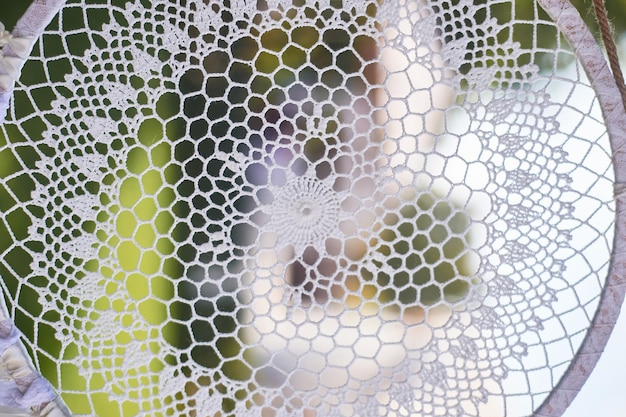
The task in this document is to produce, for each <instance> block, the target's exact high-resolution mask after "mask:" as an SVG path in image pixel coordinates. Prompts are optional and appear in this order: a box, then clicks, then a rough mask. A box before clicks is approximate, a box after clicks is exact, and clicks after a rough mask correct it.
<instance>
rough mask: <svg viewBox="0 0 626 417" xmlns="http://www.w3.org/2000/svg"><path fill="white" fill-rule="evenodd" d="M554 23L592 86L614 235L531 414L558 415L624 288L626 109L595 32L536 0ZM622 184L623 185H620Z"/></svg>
mask: <svg viewBox="0 0 626 417" xmlns="http://www.w3.org/2000/svg"><path fill="white" fill-rule="evenodd" d="M537 2H538V3H539V5H540V6H541V7H542V8H543V9H544V10H545V11H546V12H547V13H548V14H549V15H550V17H551V18H552V19H553V21H554V22H555V23H556V24H557V26H558V28H559V29H560V30H561V32H562V33H563V35H564V36H565V38H566V39H567V41H568V42H569V44H570V46H571V47H572V48H573V49H574V53H575V55H576V57H577V58H578V60H579V62H580V63H581V65H582V67H583V69H584V71H585V73H586V74H587V77H588V78H589V80H590V82H591V86H592V87H593V89H594V90H595V92H596V95H597V97H598V101H599V102H600V107H601V109H602V114H603V116H604V120H605V124H606V128H607V131H608V134H609V141H610V144H611V150H612V153H613V169H614V173H615V200H616V201H615V203H616V212H615V237H614V241H613V253H612V254H611V260H610V266H609V273H608V276H607V279H606V282H605V284H604V288H603V290H602V294H601V298H600V302H599V305H598V309H597V310H596V313H595V315H594V318H593V320H592V322H591V324H590V327H589V329H588V330H587V333H586V335H585V339H584V340H583V343H582V344H581V346H580V348H579V350H578V352H577V354H576V356H575V357H574V358H573V360H572V361H571V363H570V365H569V367H568V369H567V371H566V372H565V374H564V375H563V376H562V377H561V380H560V381H559V382H558V384H557V385H556V386H555V387H554V388H553V389H552V391H551V392H550V394H549V395H548V397H547V398H546V399H545V401H544V402H543V404H542V405H541V406H540V407H539V408H538V409H537V410H536V411H535V413H534V414H533V415H534V416H535V417H557V416H561V415H562V414H563V413H564V412H565V410H566V409H567V408H568V407H569V405H570V404H571V403H572V401H573V400H574V398H575V397H576V395H577V394H578V392H579V391H580V389H581V388H582V386H583V385H584V384H585V382H586V380H587V378H588V377H589V375H590V374H591V371H592V370H593V369H594V367H595V366H596V364H597V362H598V360H599V359H600V356H602V352H603V351H604V348H605V346H606V344H607V342H608V340H609V337H610V335H611V333H612V331H613V327H614V325H615V323H616V321H617V318H618V316H619V313H620V310H621V307H622V303H623V302H624V294H625V292H626V210H625V205H626V192H625V191H626V190H625V189H624V184H625V182H626V149H625V146H626V111H625V109H624V103H622V101H621V96H620V92H619V90H618V88H617V84H616V83H615V79H614V78H613V75H612V73H611V71H610V70H609V66H608V63H607V61H606V59H605V58H604V55H603V53H602V50H601V49H600V47H599V45H598V43H597V41H596V40H595V38H594V36H593V35H592V34H591V32H590V31H589V29H588V27H587V25H586V24H585V23H584V21H583V20H582V18H581V16H580V14H579V13H578V10H577V9H576V8H575V7H574V6H573V5H572V4H571V3H570V2H569V0H537ZM622 190H624V191H622Z"/></svg>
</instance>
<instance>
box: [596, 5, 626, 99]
mask: <svg viewBox="0 0 626 417" xmlns="http://www.w3.org/2000/svg"><path fill="white" fill-rule="evenodd" d="M593 6H594V9H595V13H596V18H597V19H598V24H599V25H600V32H601V33H602V41H603V42H604V47H605V48H606V53H607V55H608V57H609V65H610V66H611V71H612V72H613V77H614V78H615V82H616V83H617V88H618V89H619V91H620V93H621V95H622V104H623V105H624V109H625V110H626V85H625V84H624V76H623V75H622V69H621V67H620V64H619V58H618V56H617V47H616V46H615V41H614V40H613V35H612V33H611V24H610V22H609V19H608V17H607V13H606V7H605V5H604V0H593Z"/></svg>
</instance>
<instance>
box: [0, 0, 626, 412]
mask: <svg viewBox="0 0 626 417" xmlns="http://www.w3.org/2000/svg"><path fill="white" fill-rule="evenodd" d="M65 3H66V0H35V1H34V2H33V3H32V4H31V5H30V6H29V8H28V10H27V11H26V12H25V13H24V15H23V16H22V17H21V18H20V20H19V21H18V23H17V24H16V26H15V28H14V30H13V34H12V35H13V36H14V37H16V38H17V37H19V38H28V39H31V40H32V42H31V44H30V49H29V50H28V53H29V54H30V52H31V51H32V47H33V46H34V44H35V42H36V41H37V40H38V39H39V38H40V36H41V34H42V33H43V31H44V29H45V27H46V26H48V24H49V23H50V22H51V20H52V19H53V18H54V17H55V16H56V15H57V14H58V13H59V11H60V10H61V8H62V7H63V6H64V5H65ZM537 3H538V4H539V5H540V6H541V7H542V8H543V9H544V10H545V11H546V12H547V13H548V15H549V16H550V17H551V18H552V20H553V21H554V22H555V23H556V24H557V27H558V28H559V30H560V31H561V32H562V33H563V35H564V36H565V38H566V39H567V41H568V42H569V44H570V46H571V47H572V48H573V50H574V53H575V55H576V57H577V58H578V60H579V62H580V63H581V66H582V68H583V69H584V71H585V72H586V74H587V76H588V78H589V80H590V82H591V86H592V87H593V89H594V91H595V92H596V95H597V97H598V100H599V103H600V107H601V109H602V113H603V116H604V120H605V124H606V128H607V131H608V134H609V141H610V144H611V149H612V154H613V168H614V174H615V190H616V192H615V200H616V213H615V216H616V217H615V238H614V242H613V251H612V254H611V260H610V266H609V273H608V276H607V279H606V282H605V285H604V288H603V290H602V294H601V298H600V302H599V305H598V308H597V311H596V313H595V315H594V318H593V320H592V322H591V324H590V327H589V329H588V330H587V333H586V336H585V339H584V341H583V343H582V344H581V346H580V348H579V350H578V352H577V354H576V355H575V357H574V358H573V359H572V361H571V363H570V365H569V367H568V369H567V371H566V372H565V374H564V375H563V376H562V377H561V379H560V381H559V382H558V383H557V385H556V386H555V387H554V388H553V389H552V391H551V392H550V394H549V395H548V397H547V398H546V399H545V400H544V402H543V403H542V404H541V405H540V406H539V408H538V409H537V410H536V411H535V412H534V414H533V416H534V417H558V416H561V415H562V414H563V413H564V412H565V411H566V409H567V408H568V407H569V406H570V404H571V403H572V401H573V400H574V398H575V397H576V395H577V394H578V392H579V391H580V389H581V388H582V386H583V385H584V384H585V382H586V380H587V378H588V377H589V375H590V374H591V372H592V371H593V369H594V368H595V366H596V364H597V362H598V360H599V359H600V357H601V355H602V353H603V351H604V348H605V346H606V344H607V342H608V340H609V337H610V335H611V333H612V330H613V328H614V325H615V323H616V321H617V319H618V317H619V314H620V311H621V306H622V304H623V302H624V297H625V294H626V110H625V109H624V103H622V101H621V98H620V97H621V96H620V93H619V90H618V88H617V85H616V83H615V80H614V78H613V75H612V73H611V71H610V69H609V66H608V63H607V61H606V59H605V58H604V55H603V53H602V50H601V49H600V47H599V45H598V43H597V41H596V40H595V38H594V36H593V34H592V33H591V32H590V31H589V29H588V27H587V25H586V24H585V23H584V21H583V20H582V18H581V16H580V14H579V12H578V10H577V9H576V8H575V7H574V6H573V5H572V4H571V3H570V1H569V0H537ZM2 52H3V53H4V55H5V56H8V57H18V54H17V53H16V51H14V50H13V49H12V48H11V46H10V45H6V46H5V47H4V48H3V50H2ZM27 58H28V56H27V57H25V58H24V59H23V61H25V60H26V59H27ZM22 64H23V62H22ZM19 70H21V65H20V67H19ZM18 77H19V71H18V73H17V74H16V75H14V76H12V78H14V79H17V78H18ZM13 84H14V83H12V84H11V85H10V86H9V87H8V88H7V87H3V86H0V122H2V120H3V114H4V110H6V109H4V108H3V107H2V102H3V100H5V101H6V102H7V103H8V100H9V98H10V97H11V95H12V93H13ZM6 312H7V309H6V306H5V305H4V302H3V300H2V298H1V297H0V315H2V314H6ZM59 406H60V408H62V407H63V406H62V405H61V404H59ZM67 415H71V414H67Z"/></svg>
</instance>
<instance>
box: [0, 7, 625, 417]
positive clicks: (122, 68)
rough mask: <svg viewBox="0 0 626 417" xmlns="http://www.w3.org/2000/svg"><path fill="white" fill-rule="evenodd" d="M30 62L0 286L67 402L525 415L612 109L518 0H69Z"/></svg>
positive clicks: (20, 95) (598, 214)
mask: <svg viewBox="0 0 626 417" xmlns="http://www.w3.org/2000/svg"><path fill="white" fill-rule="evenodd" d="M92 3H97V4H92ZM105 3H106V4H105ZM516 13H523V14H521V15H518V14H516ZM541 16H543V17H541ZM522 31H523V33H528V36H531V37H532V42H530V44H531V45H532V47H531V48H530V49H524V48H522V46H521V45H520V44H519V43H517V42H515V39H518V38H517V36H519V35H518V33H521V32H522ZM557 64H558V65H557ZM28 65H30V67H28ZM22 74H23V78H22V83H21V84H20V85H18V88H17V91H16V93H15V105H14V106H13V108H12V109H10V112H9V118H10V120H9V122H7V123H6V124H5V125H4V126H3V127H2V130H0V132H1V134H2V136H0V227H2V228H4V229H5V231H6V232H5V233H4V236H5V237H2V238H0V257H1V258H0V274H1V275H2V277H3V282H2V288H3V291H4V292H5V296H6V298H7V300H8V306H7V307H8V310H9V313H10V314H11V316H12V318H13V320H14V321H15V323H16V324H17V325H18V326H19V327H20V328H21V329H22V331H23V332H24V334H25V336H26V338H27V339H28V341H27V342H26V344H27V346H28V347H29V348H30V349H31V350H32V352H33V359H34V362H35V364H36V365H37V366H38V367H39V369H40V371H41V372H42V374H43V375H44V376H45V377H46V378H48V379H49V380H50V382H51V383H52V384H53V385H54V386H55V387H56V388H57V390H58V391H59V393H60V394H61V396H62V398H63V399H64V400H65V402H66V404H67V405H68V407H69V408H70V409H71V410H72V411H73V412H74V413H76V414H85V415H99V416H104V415H107V416H115V415H119V416H134V415H142V416H211V417H213V416H231V415H232V416H237V417H247V416H250V417H252V416H276V417H278V416H303V417H312V416H317V417H322V416H331V417H333V416H366V417H373V416H507V417H514V416H526V415H531V414H533V412H534V411H535V410H536V409H538V408H539V406H540V405H541V403H542V401H543V400H544V399H545V398H546V396H547V395H548V394H549V393H550V391H551V390H552V389H553V388H554V387H555V386H556V384H557V383H558V381H559V379H560V378H561V376H562V375H563V373H564V372H565V371H566V369H567V366H568V364H569V363H570V361H571V360H572V358H573V357H574V355H575V353H576V351H577V349H578V347H579V346H580V344H581V342H582V339H583V338H584V336H585V331H586V330H587V328H588V326H589V325H590V323H591V319H592V317H593V315H594V314H595V310H596V307H597V305H598V300H599V298H600V295H601V290H602V285H603V283H604V277H605V276H606V273H607V267H608V262H609V253H610V249H611V242H612V227H613V224H614V220H613V219H614V214H613V204H612V202H611V197H612V196H611V192H612V189H611V184H612V174H611V157H610V155H609V151H608V139H607V137H606V128H605V127H604V125H603V121H602V118H601V116H600V114H599V106H598V103H597V99H596V98H595V95H594V91H593V89H592V88H591V87H590V86H589V85H588V82H587V81H586V79H585V78H584V75H582V73H581V71H580V68H579V65H578V64H577V62H576V60H575V56H574V54H573V53H572V52H571V51H569V49H568V46H567V45H565V44H562V41H561V38H560V36H559V31H558V28H557V26H556V25H555V24H554V23H553V22H551V21H549V20H547V18H546V17H545V15H544V14H543V13H542V12H541V11H540V9H539V8H538V6H536V5H533V4H530V3H529V4H528V9H527V10H526V11H525V12H521V11H519V10H517V11H516V8H515V7H514V5H513V4H511V3H509V2H505V1H503V2H499V1H498V2H490V3H489V5H482V6H478V5H473V4H472V2H469V1H466V0H460V1H453V2H449V1H440V2H433V3H432V4H431V3H429V2H422V1H420V2H415V1H386V2H375V1H370V2H368V1H360V0H359V1H357V0H355V1H348V0H344V1H343V2H341V1H330V0H320V1H318V2H305V1H298V0H294V1H292V2H288V1H278V0H277V1H268V2H267V3H265V2H259V3H258V4H257V2H256V1H247V0H239V1H232V2H230V3H229V2H225V3H217V2H213V1H209V2H206V1H197V2H195V1H184V0H181V1H178V2H173V1H169V2H166V1H158V0H153V1H151V2H147V1H143V2H142V1H126V2H122V1H113V0H110V1H107V2H103V1H99V2H89V1H87V2H85V1H73V2H69V4H68V5H66V6H65V8H64V9H63V10H62V11H61V13H60V14H59V18H58V21H54V22H53V24H52V26H51V28H50V29H49V30H48V31H47V32H46V33H45V34H44V36H43V37H42V39H41V44H40V46H39V47H38V49H36V51H35V56H34V59H33V60H32V61H31V62H29V63H28V64H27V67H25V69H24V70H23V71H22ZM1 405H2V403H0V406H1Z"/></svg>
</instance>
